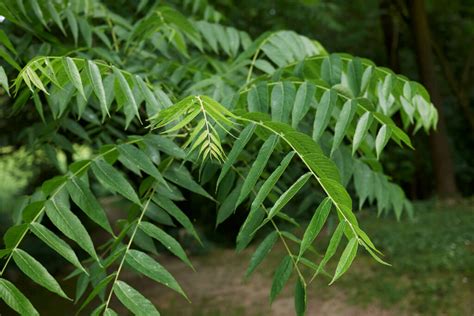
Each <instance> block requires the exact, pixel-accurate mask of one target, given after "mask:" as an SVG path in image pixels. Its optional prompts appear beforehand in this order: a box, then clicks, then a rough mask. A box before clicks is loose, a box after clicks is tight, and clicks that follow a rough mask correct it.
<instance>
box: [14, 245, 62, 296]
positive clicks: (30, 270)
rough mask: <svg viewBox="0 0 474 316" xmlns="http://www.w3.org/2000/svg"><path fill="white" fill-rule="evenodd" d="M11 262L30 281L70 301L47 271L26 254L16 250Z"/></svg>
mask: <svg viewBox="0 0 474 316" xmlns="http://www.w3.org/2000/svg"><path fill="white" fill-rule="evenodd" d="M13 260H14V261H15V263H16V265H17V266H18V268H19V269H20V270H21V271H22V272H23V273H24V274H26V275H27V276H28V277H29V278H30V279H31V280H33V281H34V282H36V283H38V284H39V285H41V286H43V287H45V288H46V289H48V290H50V291H51V292H53V293H56V294H58V295H59V296H62V297H64V298H66V299H70V298H69V297H68V296H67V295H66V293H64V291H63V290H62V289H61V286H59V284H58V282H57V281H56V280H55V279H54V278H53V276H52V275H51V274H49V272H48V270H46V268H45V267H43V265H42V264H41V263H39V262H38V261H37V260H36V259H35V258H33V257H32V256H30V255H29V254H28V253H26V252H25V251H23V250H21V249H18V248H16V249H15V250H13Z"/></svg>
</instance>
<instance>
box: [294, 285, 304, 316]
mask: <svg viewBox="0 0 474 316" xmlns="http://www.w3.org/2000/svg"><path fill="white" fill-rule="evenodd" d="M295 312H296V315H297V316H304V314H305V312H306V288H305V286H304V284H303V282H302V281H301V279H300V278H299V277H298V278H297V279H296V284H295Z"/></svg>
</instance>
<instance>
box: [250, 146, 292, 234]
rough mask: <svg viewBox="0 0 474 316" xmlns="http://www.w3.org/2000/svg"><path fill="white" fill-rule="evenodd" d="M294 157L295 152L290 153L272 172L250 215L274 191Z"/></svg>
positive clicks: (257, 196)
mask: <svg viewBox="0 0 474 316" xmlns="http://www.w3.org/2000/svg"><path fill="white" fill-rule="evenodd" d="M294 155H295V152H294V151H292V152H289V153H288V154H287V155H286V156H285V157H284V158H283V160H282V161H281V162H280V165H279V166H278V167H277V168H276V169H275V170H274V171H273V172H272V174H271V175H270V176H269V177H268V178H267V180H265V182H264V183H263V185H262V186H261V187H260V190H259V191H258V193H257V195H256V196H255V198H254V200H253V201H252V205H251V207H250V213H252V212H254V211H255V210H256V209H257V208H259V207H260V206H261V204H262V203H263V202H264V201H265V199H266V197H267V196H268V194H269V193H270V192H271V191H272V189H273V188H274V187H275V185H276V183H277V182H278V180H279V179H280V177H281V176H282V174H283V173H284V172H285V170H286V168H287V167H288V165H289V164H290V162H291V160H292V159H293V156H294ZM244 225H245V223H244Z"/></svg>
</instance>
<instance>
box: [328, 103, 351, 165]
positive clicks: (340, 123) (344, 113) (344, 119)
mask: <svg viewBox="0 0 474 316" xmlns="http://www.w3.org/2000/svg"><path fill="white" fill-rule="evenodd" d="M356 109H357V101H355V100H347V101H346V103H344V106H343V107H342V110H341V112H340V113H339V117H338V119H337V122H336V127H335V129H334V139H333V141H332V148H331V156H332V155H333V153H334V151H336V149H337V148H338V147H339V145H340V144H341V142H342V139H343V138H344V135H345V134H346V132H347V129H348V128H349V125H350V124H351V121H352V119H353V118H354V114H355V112H356Z"/></svg>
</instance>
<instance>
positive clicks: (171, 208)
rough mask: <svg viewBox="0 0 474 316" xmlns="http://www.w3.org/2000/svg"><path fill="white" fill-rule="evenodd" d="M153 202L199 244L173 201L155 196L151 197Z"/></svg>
mask: <svg viewBox="0 0 474 316" xmlns="http://www.w3.org/2000/svg"><path fill="white" fill-rule="evenodd" d="M153 202H155V203H156V204H157V205H158V206H159V207H161V208H163V209H164V210H165V211H166V212H167V213H168V214H170V215H171V216H172V217H174V218H175V219H176V220H177V221H178V222H179V223H180V224H181V225H183V227H184V228H185V229H186V230H187V231H188V232H189V233H190V234H191V235H193V236H194V237H195V238H196V240H197V241H199V242H201V239H200V238H199V235H198V234H197V232H196V230H195V229H194V226H193V224H192V223H191V221H190V220H189V218H188V217H187V216H186V214H184V213H183V211H181V210H180V209H179V207H177V206H176V204H174V203H173V201H171V200H170V199H168V198H166V197H164V196H161V195H157V194H155V195H154V196H153Z"/></svg>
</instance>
